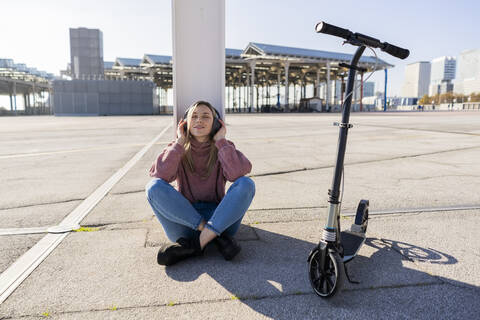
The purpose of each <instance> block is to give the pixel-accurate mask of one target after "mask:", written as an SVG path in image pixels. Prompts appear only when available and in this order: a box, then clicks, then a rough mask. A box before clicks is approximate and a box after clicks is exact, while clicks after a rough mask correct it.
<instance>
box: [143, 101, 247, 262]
mask: <svg viewBox="0 0 480 320" xmlns="http://www.w3.org/2000/svg"><path fill="white" fill-rule="evenodd" d="M184 118H186V119H182V120H181V121H180V122H179V124H178V127H177V138H176V140H175V141H173V142H171V143H170V144H169V145H168V146H167V147H166V148H165V149H164V150H163V151H162V153H160V155H159V156H158V157H157V159H156V161H155V162H154V163H153V165H152V167H151V169H150V176H151V177H155V179H153V180H152V181H150V182H149V183H148V184H147V186H146V193H147V199H148V201H149V203H150V205H151V207H152V209H153V211H154V213H155V215H156V216H157V218H158V220H159V221H160V223H161V224H162V226H163V229H164V230H165V233H166V234H167V237H168V238H169V239H170V240H171V241H172V242H175V243H174V244H169V245H164V246H162V247H161V248H160V250H159V252H158V255H157V261H158V263H159V264H161V265H172V264H175V263H177V262H179V261H180V260H183V259H186V258H188V257H192V256H196V255H201V254H202V253H203V250H204V248H205V246H206V245H207V244H208V243H209V242H211V241H212V240H214V242H215V243H216V244H217V247H218V249H219V251H220V253H221V254H222V255H223V257H224V258H225V259H226V260H230V259H232V258H233V257H234V256H235V255H237V254H238V252H239V251H240V249H241V248H240V246H239V245H238V243H237V242H236V241H235V239H234V238H233V236H234V235H235V233H236V232H237V230H238V228H239V227H240V223H241V221H242V218H243V216H244V215H245V213H246V211H247V209H248V207H249V206H250V203H251V202H252V199H253V197H254V195H255V184H254V182H253V181H252V179H250V178H248V177H245V175H246V174H248V173H249V172H250V171H251V169H252V164H251V163H250V161H248V159H247V158H246V157H245V156H244V155H243V154H242V153H241V152H240V151H238V150H237V149H236V148H235V145H234V144H233V143H232V142H231V141H228V140H226V139H225V135H226V133H227V129H226V126H225V124H224V122H223V121H222V120H221V119H220V117H219V114H218V112H217V111H216V110H215V109H214V108H213V107H212V105H211V104H210V103H208V102H206V101H198V102H196V103H194V104H193V105H192V106H191V107H190V108H189V109H188V110H187V112H186V117H184ZM174 180H176V183H177V188H176V189H174V188H173V187H172V186H171V185H170V182H172V181H174ZM227 180H228V181H230V182H233V184H232V185H231V186H230V188H229V189H228V192H227V193H226V194H225V184H226V181H227Z"/></svg>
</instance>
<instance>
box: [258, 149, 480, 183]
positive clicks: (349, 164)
mask: <svg viewBox="0 0 480 320" xmlns="http://www.w3.org/2000/svg"><path fill="white" fill-rule="evenodd" d="M478 148H480V146H473V147H464V148H455V149H448V150H439V151H431V152H425V153H418V154H412V155H404V156H397V157H391V158H384V159H372V160H364V161H354V162H348V163H345V164H344V165H345V166H354V165H359V164H368V163H375V162H383V161H393V160H400V159H409V158H416V157H423V156H430V155H434V154H442V153H448V152H457V151H465V150H472V149H478ZM334 167H335V166H334V165H325V166H318V167H304V168H299V169H292V170H284V171H275V172H266V173H258V174H251V175H249V177H265V176H273V175H280V174H287V173H294V172H301V171H313V170H322V169H331V168H334Z"/></svg>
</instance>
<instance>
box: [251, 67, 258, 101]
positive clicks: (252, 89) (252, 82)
mask: <svg viewBox="0 0 480 320" xmlns="http://www.w3.org/2000/svg"><path fill="white" fill-rule="evenodd" d="M255 64H256V61H255V60H253V61H250V107H249V108H250V110H251V109H252V107H253V106H254V105H253V104H254V98H253V94H254V91H255V90H254V88H255ZM257 103H258V96H257ZM257 108H258V107H257Z"/></svg>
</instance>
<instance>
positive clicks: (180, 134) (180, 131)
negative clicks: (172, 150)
mask: <svg viewBox="0 0 480 320" xmlns="http://www.w3.org/2000/svg"><path fill="white" fill-rule="evenodd" d="M186 123H187V121H185V120H183V119H180V122H179V123H178V126H177V143H179V144H181V145H182V146H183V145H184V144H185V139H186V132H185V129H184V128H183V126H184V125H185V124H186Z"/></svg>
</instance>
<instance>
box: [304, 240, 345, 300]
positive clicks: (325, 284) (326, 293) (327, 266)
mask: <svg viewBox="0 0 480 320" xmlns="http://www.w3.org/2000/svg"><path fill="white" fill-rule="evenodd" d="M320 255H321V252H320V250H319V249H318V248H317V249H315V250H314V251H313V252H312V254H311V256H310V260H309V261H308V268H309V276H310V284H311V285H312V288H313V291H315V293H316V294H317V295H319V296H320V297H322V298H330V297H332V296H334V295H335V294H336V293H337V292H339V291H340V290H341V289H342V287H343V284H344V282H345V266H344V264H343V259H342V258H341V257H340V255H339V254H338V252H335V251H330V252H328V253H327V254H326V256H325V261H324V263H323V266H322V263H321V257H320Z"/></svg>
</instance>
